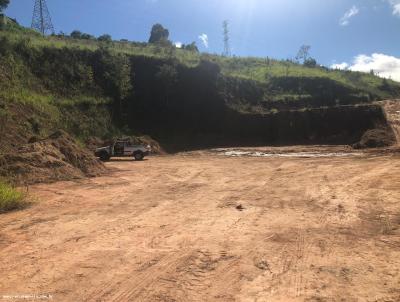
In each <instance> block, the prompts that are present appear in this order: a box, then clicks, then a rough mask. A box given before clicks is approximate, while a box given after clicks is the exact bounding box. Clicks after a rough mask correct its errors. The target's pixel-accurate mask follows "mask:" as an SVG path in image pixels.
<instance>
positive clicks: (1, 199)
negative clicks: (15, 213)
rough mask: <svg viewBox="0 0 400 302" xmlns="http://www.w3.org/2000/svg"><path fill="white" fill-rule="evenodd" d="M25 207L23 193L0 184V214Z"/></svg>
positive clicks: (7, 185)
mask: <svg viewBox="0 0 400 302" xmlns="http://www.w3.org/2000/svg"><path fill="white" fill-rule="evenodd" d="M25 205H26V203H25V195H24V193H22V192H20V191H18V190H16V189H15V188H13V187H12V186H11V185H9V184H6V183H3V182H0V213H5V212H8V211H12V210H16V209H21V208H23V207H24V206H25Z"/></svg>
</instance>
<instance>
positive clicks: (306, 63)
mask: <svg viewBox="0 0 400 302" xmlns="http://www.w3.org/2000/svg"><path fill="white" fill-rule="evenodd" d="M304 66H307V67H312V68H314V67H317V61H316V60H315V59H314V58H308V59H306V60H305V61H304Z"/></svg>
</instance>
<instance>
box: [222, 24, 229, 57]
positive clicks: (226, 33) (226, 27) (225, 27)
mask: <svg viewBox="0 0 400 302" xmlns="http://www.w3.org/2000/svg"><path fill="white" fill-rule="evenodd" d="M222 27H223V30H224V53H223V55H224V56H227V57H230V55H231V47H230V44H229V22H228V20H225V21H224V22H223V23H222Z"/></svg>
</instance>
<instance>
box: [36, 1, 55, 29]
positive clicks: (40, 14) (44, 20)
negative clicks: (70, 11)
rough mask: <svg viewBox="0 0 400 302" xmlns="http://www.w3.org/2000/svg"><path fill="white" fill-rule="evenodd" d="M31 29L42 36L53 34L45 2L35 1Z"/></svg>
mask: <svg viewBox="0 0 400 302" xmlns="http://www.w3.org/2000/svg"><path fill="white" fill-rule="evenodd" d="M31 27H32V29H35V30H37V31H39V32H40V33H41V34H42V35H46V34H54V27H53V23H52V22H51V16H50V13H49V10H48V8H47V3H46V0H35V7H34V9H33V17H32V26H31Z"/></svg>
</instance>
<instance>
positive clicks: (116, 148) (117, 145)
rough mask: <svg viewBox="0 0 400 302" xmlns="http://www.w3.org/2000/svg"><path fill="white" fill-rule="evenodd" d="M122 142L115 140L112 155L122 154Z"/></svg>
mask: <svg viewBox="0 0 400 302" xmlns="http://www.w3.org/2000/svg"><path fill="white" fill-rule="evenodd" d="M124 149H125V147H124V143H123V142H117V143H115V145H114V155H115V156H124Z"/></svg>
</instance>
